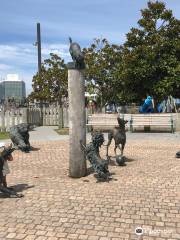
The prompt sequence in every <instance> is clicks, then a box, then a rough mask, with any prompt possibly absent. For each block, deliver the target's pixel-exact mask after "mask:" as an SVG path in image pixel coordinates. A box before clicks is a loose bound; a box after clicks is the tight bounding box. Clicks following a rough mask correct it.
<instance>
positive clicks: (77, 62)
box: [69, 37, 85, 69]
mask: <svg viewBox="0 0 180 240" xmlns="http://www.w3.org/2000/svg"><path fill="white" fill-rule="evenodd" d="M69 43H70V47H69V52H70V54H71V57H72V60H73V63H74V68H76V69H84V68H85V63H84V54H83V52H82V51H81V47H80V45H79V44H78V43H76V42H73V41H72V38H71V37H69Z"/></svg>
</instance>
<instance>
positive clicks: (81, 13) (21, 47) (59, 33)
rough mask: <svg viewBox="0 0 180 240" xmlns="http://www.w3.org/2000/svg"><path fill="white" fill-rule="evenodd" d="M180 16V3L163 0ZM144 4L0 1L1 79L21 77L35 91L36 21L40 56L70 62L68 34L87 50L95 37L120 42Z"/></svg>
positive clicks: (123, 0)
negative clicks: (33, 81) (32, 84)
mask: <svg viewBox="0 0 180 240" xmlns="http://www.w3.org/2000/svg"><path fill="white" fill-rule="evenodd" d="M164 2H165V3H166V7H167V8H168V9H172V10H173V14H174V15H175V17H176V18H178V19H179V18H180V0H165V1H164ZM146 6H147V1H146V0H1V8H0V22H1V24H0V33H1V37H0V79H3V78H5V76H6V74H8V73H11V74H12V73H17V74H19V76H20V78H21V79H23V80H24V81H25V82H26V86H27V91H28V92H30V91H31V80H32V76H33V75H34V74H36V72H37V49H36V47H35V46H33V43H34V42H36V23H37V22H40V23H41V38H42V58H43V59H45V58H48V56H49V53H50V52H54V53H57V54H59V55H60V56H61V57H62V58H64V59H65V61H68V60H70V56H69V52H68V36H71V37H72V39H73V40H74V41H77V42H79V43H80V45H81V47H87V46H89V45H90V43H92V41H93V39H94V38H97V37H102V38H104V37H105V38H107V39H108V40H109V41H110V42H111V43H117V44H121V43H123V42H124V41H125V38H126V33H128V32H129V30H130V28H131V27H136V26H137V21H138V19H139V18H140V9H142V8H145V7H146Z"/></svg>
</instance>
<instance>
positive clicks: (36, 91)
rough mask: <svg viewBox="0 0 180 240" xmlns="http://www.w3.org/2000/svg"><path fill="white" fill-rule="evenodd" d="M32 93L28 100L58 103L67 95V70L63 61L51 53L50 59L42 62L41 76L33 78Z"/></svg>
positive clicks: (37, 75)
mask: <svg viewBox="0 0 180 240" xmlns="http://www.w3.org/2000/svg"><path fill="white" fill-rule="evenodd" d="M32 81H33V84H32V87H33V92H32V93H31V95H30V96H29V98H30V99H37V100H44V101H48V102H55V101H57V102H59V104H61V99H62V97H63V96H66V95H67V84H68V81H67V68H66V65H65V63H64V60H63V59H61V57H59V56H58V55H56V54H53V53H51V54H50V58H49V59H46V60H44V62H43V63H42V67H41V74H38V73H37V74H36V75H35V76H34V77H33V80H32Z"/></svg>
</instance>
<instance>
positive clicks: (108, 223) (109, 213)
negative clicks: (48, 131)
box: [0, 135, 180, 240]
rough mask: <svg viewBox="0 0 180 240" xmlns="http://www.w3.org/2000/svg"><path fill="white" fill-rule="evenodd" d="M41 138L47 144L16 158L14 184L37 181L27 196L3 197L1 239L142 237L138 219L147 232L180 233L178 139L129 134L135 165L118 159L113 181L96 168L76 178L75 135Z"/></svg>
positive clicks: (156, 235)
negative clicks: (98, 176) (71, 154)
mask: <svg viewBox="0 0 180 240" xmlns="http://www.w3.org/2000/svg"><path fill="white" fill-rule="evenodd" d="M141 136H142V135H141ZM33 144H34V146H36V147H39V148H40V150H39V151H34V152H31V153H30V154H25V153H21V152H19V151H16V152H15V153H14V162H12V163H10V167H11V174H10V175H9V176H8V182H9V184H10V185H13V184H14V185H16V188H17V189H18V188H19V189H20V188H21V189H22V188H25V186H26V185H27V184H28V186H32V185H34V187H31V188H28V189H24V190H23V193H24V194H25V197H24V198H22V199H7V198H1V199H0V207H1V210H0V239H1V240H2V239H3V240H4V239H25V240H57V239H61V240H63V239H69V240H70V239H71V240H72V239H81V240H86V239H87V240H120V239H137V236H136V235H135V234H134V231H135V228H136V227H138V226H141V227H142V228H143V229H144V230H145V235H144V237H143V240H146V239H150V240H151V239H156V240H163V239H169V240H170V239H176V240H178V239H180V178H179V173H180V160H179V159H175V157H174V155H175V152H176V151H177V150H178V149H179V148H180V146H179V144H178V141H177V140H176V139H173V138H172V139H170V140H169V142H167V141H165V139H164V140H163V139H162V140H161V141H160V140H158V139H157V140H154V141H152V140H151V139H149V140H148V139H146V138H145V139H143V138H141V139H138V141H137V140H135V139H130V140H128V144H127V146H126V148H125V156H126V157H128V158H129V161H128V162H127V166H125V167H118V166H115V165H113V164H111V166H110V171H111V172H113V173H114V175H113V177H114V180H113V181H111V182H109V183H96V180H95V178H94V177H93V175H92V174H91V175H89V176H87V177H84V178H81V179H71V178H69V177H68V142H67V141H54V142H34V143H33ZM111 153H113V151H112V148H111ZM103 154H104V152H102V155H103Z"/></svg>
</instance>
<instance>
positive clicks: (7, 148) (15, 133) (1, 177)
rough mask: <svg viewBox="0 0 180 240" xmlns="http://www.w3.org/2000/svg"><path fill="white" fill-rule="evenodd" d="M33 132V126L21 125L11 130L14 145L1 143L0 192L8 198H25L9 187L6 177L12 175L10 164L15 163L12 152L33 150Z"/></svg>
mask: <svg viewBox="0 0 180 240" xmlns="http://www.w3.org/2000/svg"><path fill="white" fill-rule="evenodd" d="M30 130H32V125H30V124H27V123H21V124H19V125H16V126H13V127H11V128H10V138H11V141H12V143H13V146H12V144H10V145H6V144H4V143H0V191H1V192H3V193H4V194H5V195H6V196H8V197H23V195H22V194H18V193H16V192H15V191H14V190H13V189H12V188H9V187H8V186H7V180H6V175H7V174H9V173H10V170H9V166H8V162H9V161H13V157H12V152H13V151H14V150H17V149H19V150H21V151H23V152H26V153H27V152H29V151H30V150H32V149H33V148H32V147H31V145H30V142H29V131H30Z"/></svg>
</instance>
